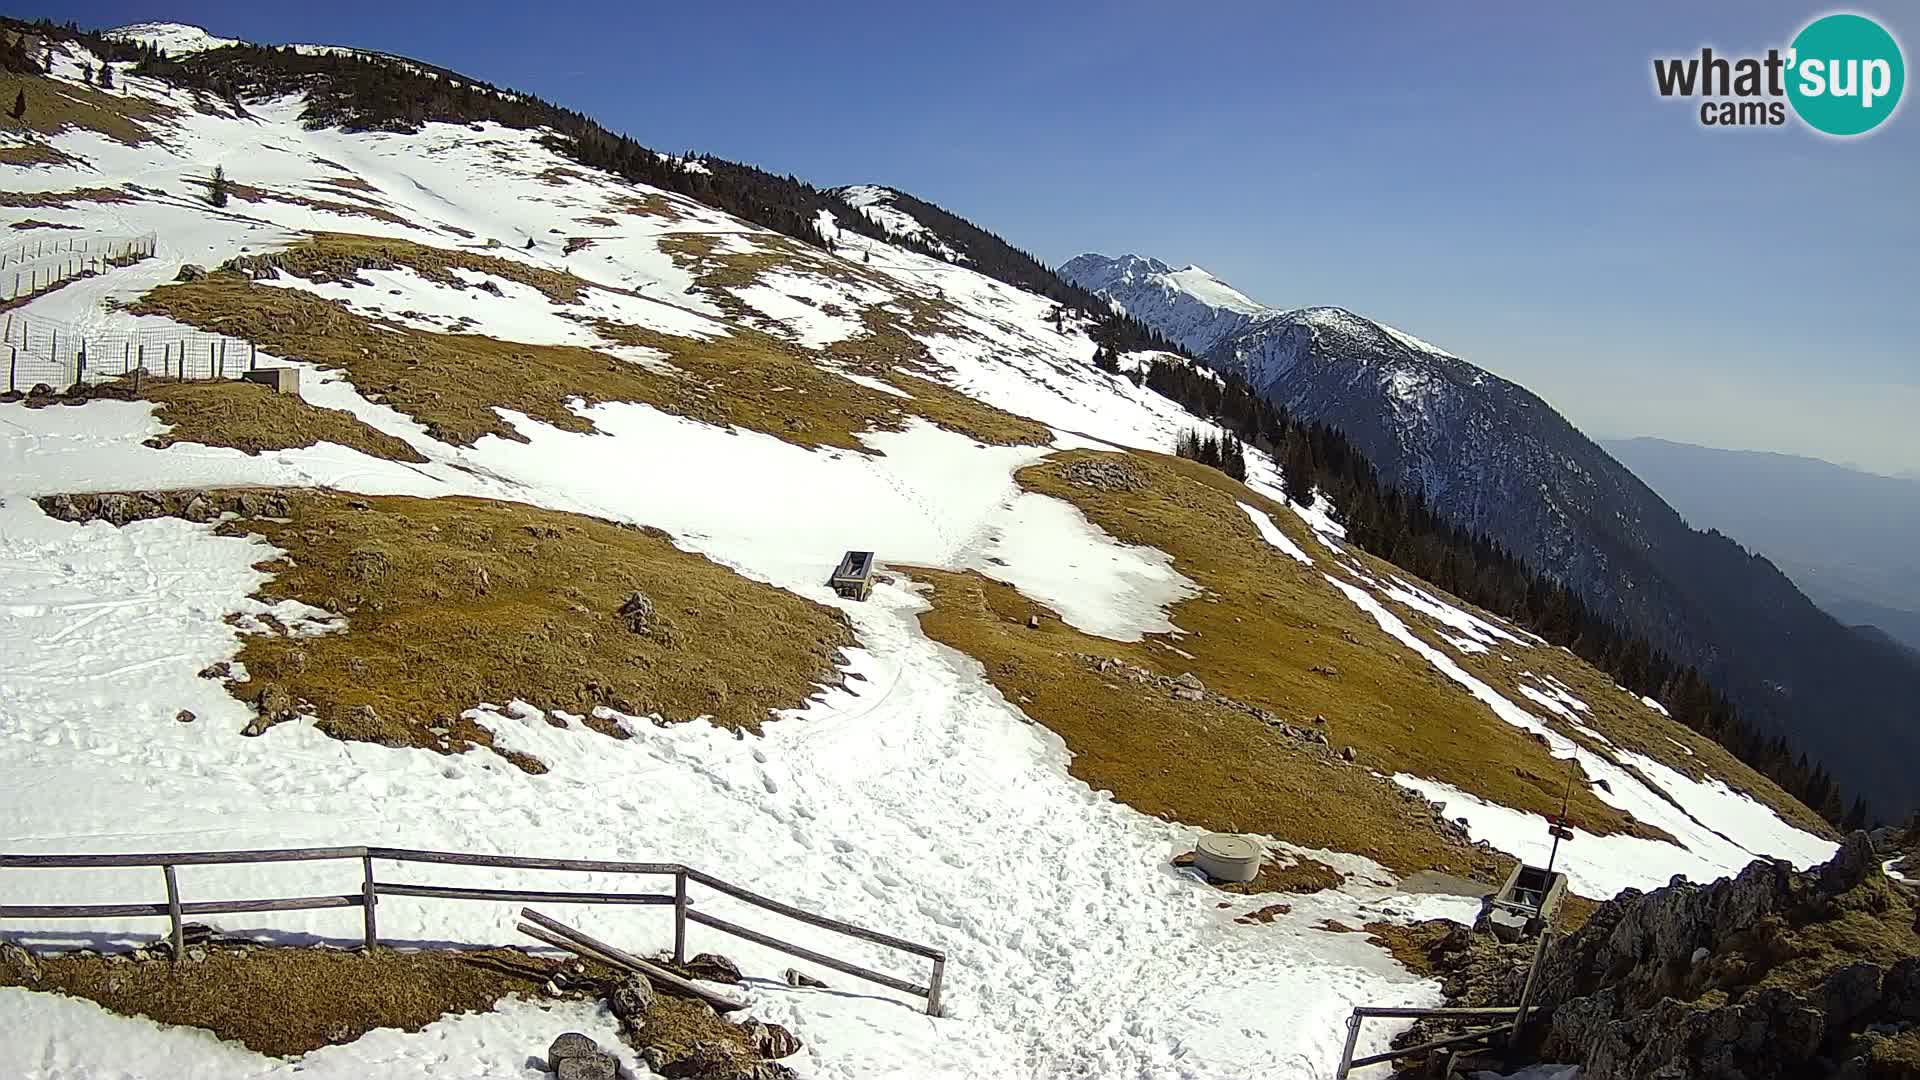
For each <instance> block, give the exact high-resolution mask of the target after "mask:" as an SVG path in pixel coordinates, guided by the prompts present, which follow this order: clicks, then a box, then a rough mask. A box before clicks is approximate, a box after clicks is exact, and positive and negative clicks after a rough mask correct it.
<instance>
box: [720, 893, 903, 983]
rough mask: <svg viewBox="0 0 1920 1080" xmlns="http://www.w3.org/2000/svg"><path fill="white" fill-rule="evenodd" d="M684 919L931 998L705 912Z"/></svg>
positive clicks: (874, 973) (867, 970)
mask: <svg viewBox="0 0 1920 1080" xmlns="http://www.w3.org/2000/svg"><path fill="white" fill-rule="evenodd" d="M687 918H689V919H691V920H693V921H694V922H697V923H699V924H700V925H702V926H711V927H713V928H714V929H715V930H719V931H721V932H722V933H727V934H732V935H733V936H734V937H738V938H745V939H746V940H748V941H751V942H753V943H754V944H756V945H765V946H766V947H767V948H769V949H778V950H779V951H781V952H783V953H790V954H792V955H794V956H797V957H799V958H801V959H802V960H811V961H813V962H814V963H816V964H819V965H820V966H821V967H828V968H832V969H833V970H835V971H841V972H845V973H846V974H848V975H852V976H854V977H855V978H860V979H865V980H867V981H868V982H873V983H879V984H880V985H881V986H886V987H891V988H893V989H895V990H898V991H900V992H901V993H905V994H912V995H913V996H915V997H930V996H931V994H932V992H931V991H929V990H928V989H927V988H926V987H924V986H918V985H915V984H913V983H910V982H908V981H907V980H905V979H896V978H894V977H893V976H891V975H882V974H881V973H879V972H877V971H874V970H872V969H870V968H863V967H861V966H860V965H858V964H849V963H847V962H846V961H845V960H836V959H834V958H833V957H831V956H828V955H827V954H825V953H819V952H814V951H813V950H812V949H808V948H803V947H802V946H799V945H795V944H793V943H792V942H788V941H781V940H780V939H779V938H777V937H772V936H770V935H767V934H763V933H761V932H760V931H758V930H749V929H747V928H746V927H744V926H741V925H739V924H737V923H730V922H728V921H727V920H725V919H719V918H715V917H714V916H712V915H709V914H707V913H706V912H704V911H689V912H687Z"/></svg>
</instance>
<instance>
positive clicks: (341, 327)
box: [129, 233, 1050, 449]
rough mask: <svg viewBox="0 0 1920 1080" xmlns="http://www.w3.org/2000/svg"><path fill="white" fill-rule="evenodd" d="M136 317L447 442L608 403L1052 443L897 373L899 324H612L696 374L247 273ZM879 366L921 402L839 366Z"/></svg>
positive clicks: (447, 271)
mask: <svg viewBox="0 0 1920 1080" xmlns="http://www.w3.org/2000/svg"><path fill="white" fill-rule="evenodd" d="M231 265H235V266H237V267H238V268H240V269H243V270H247V271H257V270H262V269H266V268H270V267H271V268H277V269H283V270H285V271H286V272H288V273H293V274H297V275H299V276H301V277H305V278H308V279H310V280H320V281H353V280H355V279H356V276H357V275H358V274H359V272H360V271H362V270H365V269H373V268H395V267H401V266H406V267H411V268H412V269H413V270H415V271H416V272H418V273H420V274H421V275H422V276H423V277H426V278H428V279H430V280H434V281H438V282H441V283H444V284H450V285H456V286H459V287H462V288H465V287H468V286H467V285H466V283H465V282H462V281H461V280H460V279H459V278H458V276H457V275H455V274H453V273H452V272H451V271H452V269H454V268H466V269H470V270H477V271H481V272H484V273H488V274H493V275H497V276H500V277H503V278H507V279H509V280H514V281H519V282H521V283H524V284H527V285H529V286H532V287H534V288H537V289H540V290H541V291H542V292H544V293H545V294H546V295H547V296H548V297H549V298H551V299H553V300H554V301H555V302H556V303H561V304H568V303H572V302H574V301H575V300H577V299H578V298H579V297H580V295H581V292H582V291H583V290H584V289H586V288H589V287H595V286H589V285H588V284H587V283H586V282H584V281H583V280H581V279H580V278H577V277H574V276H573V275H571V274H563V273H556V272H553V271H548V270H542V269H540V268H537V267H530V266H527V265H525V264H522V263H517V262H514V261H512V260H507V259H499V258H494V257H491V256H486V255H478V254H474V253H470V252H457V251H447V250H444V249H439V248H429V247H425V246H423V245H419V244H413V243H410V242H407V241H399V240H386V239H380V238H375V237H360V236H352V235H347V234H339V233H326V234H319V235H316V236H313V237H310V238H308V239H306V240H303V241H302V242H301V243H298V244H296V245H294V246H293V247H292V248H290V249H288V250H287V251H283V252H275V253H272V254H270V255H262V256H254V257H248V258H243V259H239V260H235V263H234V264H231ZM129 310H131V311H132V312H134V313H135V314H164V315H167V316H169V317H171V318H175V319H178V320H180V321H183V322H187V323H191V324H193V325H196V326H200V327H202V328H205V329H208V330H214V331H218V332H220V333H225V334H229V335H234V336H241V337H246V338H250V339H252V340H254V341H257V342H258V343H259V344H260V345H261V346H262V347H264V348H267V349H269V350H270V351H273V352H275V353H276V354H278V355H282V356H289V357H294V358H297V359H300V360H305V361H309V362H312V363H315V364H319V365H322V366H325V367H334V368H340V369H343V370H345V371H346V372H347V373H348V376H349V378H350V379H351V380H352V381H353V383H354V385H355V386H356V387H358V388H359V389H360V390H361V391H362V392H363V393H365V394H367V395H368V396H369V397H370V398H372V399H373V400H375V401H379V402H382V403H384V404H387V405H390V406H392V407H393V408H395V409H398V410H399V411H401V412H404V413H406V414H408V415H410V416H412V417H414V418H416V419H418V420H419V421H420V422H421V423H422V424H424V425H425V426H426V427H427V428H428V430H429V431H430V432H431V433H432V434H433V435H434V437H435V438H438V439H441V440H443V441H447V442H453V443H461V444H471V443H472V442H474V441H476V440H478V439H480V438H482V437H483V436H486V435H498V436H500V437H503V438H509V439H519V438H521V436H520V435H519V433H518V432H516V431H515V430H514V429H513V428H512V426H511V425H509V424H508V423H507V422H506V421H505V420H503V419H502V418H501V417H500V415H499V414H498V413H497V412H496V411H495V409H496V407H504V408H509V409H514V410H517V411H519V412H522V413H525V414H526V415H528V416H531V417H533V418H535V419H537V420H540V421H543V422H545V423H548V424H552V425H553V426H555V427H558V428H561V429H563V430H568V431H590V430H592V424H591V423H590V422H589V421H587V420H586V419H584V418H582V417H581V416H580V415H578V414H577V413H575V412H574V411H573V409H572V408H571V407H570V403H571V402H573V401H574V400H576V399H578V400H582V401H584V402H586V403H588V404H595V403H599V402H606V401H636V402H645V403H647V404H650V405H653V406H655V407H657V408H660V409H662V410H665V411H667V412H671V413H675V414H677V415H681V416H688V417H692V418H694V419H697V420H701V421H705V422H707V423H713V424H720V425H735V426H739V427H742V428H747V429H749V430H754V431H760V432H764V433H766V434H769V435H773V436H774V437H776V438H781V439H785V440H787V441H789V442H792V443H795V444H797V445H801V446H807V447H817V446H834V447H841V448H847V449H864V445H863V444H862V443H861V442H860V441H859V439H858V438H857V436H858V435H859V433H861V432H864V431H868V430H874V429H892V428H898V427H899V426H901V425H902V424H903V423H905V422H906V421H907V419H908V418H909V417H911V416H915V415H918V416H922V417H925V418H926V419H928V420H930V421H932V422H933V423H936V424H939V425H941V426H943V427H947V428H949V429H952V430H955V431H959V432H961V433H963V434H966V435H969V436H971V437H973V438H975V439H977V440H979V441H981V442H989V443H1038V442H1045V441H1047V440H1048V439H1049V438H1050V434H1049V432H1048V431H1047V429H1046V428H1045V427H1044V426H1042V425H1040V424H1036V423H1033V422H1031V421H1028V420H1024V419H1021V418H1019V417H1015V416H1012V415H1010V414H1008V413H1004V412H1001V411H1000V410H998V409H994V408H992V407H990V406H987V405H983V404H981V403H979V402H977V401H975V400H973V399H972V398H969V397H967V396H966V395H964V394H961V393H958V392H957V391H954V390H952V389H950V388H948V387H946V386H942V385H938V384H935V383H931V382H927V381H925V380H921V379H915V378H912V377H910V376H906V375H901V374H898V373H894V372H891V371H889V370H886V369H884V368H883V367H882V360H883V359H892V358H896V357H912V356H916V355H920V354H922V353H923V352H924V349H923V347H921V346H920V345H919V343H918V342H915V341H913V340H912V339H911V338H910V337H908V336H907V334H906V332H905V331H904V330H903V329H901V328H900V327H898V326H896V325H891V324H889V323H887V322H886V321H884V320H881V319H879V318H877V317H876V318H874V319H873V320H872V323H871V325H872V330H871V332H870V333H869V334H867V335H865V336H863V337H861V338H860V339H858V340H857V341H856V342H852V343H845V344H844V345H843V346H837V347H836V349H835V351H834V353H833V354H832V356H831V357H823V356H822V355H821V354H820V353H816V352H814V351H812V350H808V349H805V348H803V347H801V346H799V345H795V344H793V343H790V342H787V341H784V340H782V339H779V338H776V337H774V336H772V335H770V334H767V333H764V332H761V331H758V330H754V329H751V328H748V327H744V326H740V327H734V328H732V332H731V333H729V334H726V335H724V336H720V337H716V338H712V339H693V338H683V337H676V336H674V335H670V334H662V333H659V332H656V331H651V330H645V329H642V328H639V327H634V326H628V325H624V324H618V323H610V322H599V323H597V324H596V325H597V327H598V329H599V331H600V332H601V333H602V335H603V336H605V337H607V338H608V339H609V340H611V341H614V342H617V343H620V344H627V345H644V346H648V347H651V348H655V349H659V350H660V351H662V352H664V353H666V354H667V355H668V356H669V357H670V358H671V360H672V362H673V364H674V366H675V367H677V368H679V369H680V370H681V371H682V372H684V373H685V374H684V376H681V375H675V374H672V373H662V372H660V371H657V370H654V369H650V368H647V367H642V366H640V365H637V364H633V363H630V362H628V361H625V360H620V359H616V358H614V357H611V356H607V355H605V354H602V353H599V352H595V351H594V350H591V349H586V348H580V347H573V346H546V345H524V344H519V343H514V342H504V341H500V340H497V339H494V338H488V337H482V336H479V335H473V334H441V333H434V332H430V331H422V330H418V329H414V328H411V327H405V326H399V325H396V324H393V323H388V322H380V321H375V320H372V319H368V318H366V317H365V316H362V315H359V314H356V313H354V312H352V311H350V310H348V309H347V308H346V307H345V306H344V305H342V304H338V303H335V302H333V301H330V300H326V299H322V298H320V297H317V296H314V295H313V294H311V293H307V292H303V291H301V290H297V289H282V288H274V287H271V286H265V285H259V284H256V283H254V282H252V281H250V280H247V279H246V278H244V277H243V276H242V275H241V274H235V273H218V274H214V275H211V276H210V277H209V278H207V279H206V280H204V281H198V282H191V283H175V284H171V285H164V286H161V287H160V288H158V289H155V290H154V291H152V292H151V293H149V294H147V296H146V297H144V298H142V300H140V301H139V302H138V303H136V304H135V305H133V306H132V307H131V308H130V309H129ZM829 360H830V361H832V362H836V363H838V364H840V365H842V366H844V367H846V368H848V369H858V370H869V369H871V370H878V371H882V373H883V376H884V377H889V378H892V379H893V380H894V381H895V383H896V384H897V385H900V386H901V387H902V388H903V389H905V390H906V391H907V392H908V393H911V394H912V395H913V400H911V401H909V400H905V399H902V398H898V397H895V396H893V395H890V394H886V393H884V392H882V391H879V390H875V389H873V388H871V387H868V386H863V385H860V384H858V383H855V382H853V381H851V380H848V379H845V378H842V377H840V376H839V375H837V374H835V373H834V372H832V371H830V370H827V369H825V368H823V367H822V363H823V362H826V361H829Z"/></svg>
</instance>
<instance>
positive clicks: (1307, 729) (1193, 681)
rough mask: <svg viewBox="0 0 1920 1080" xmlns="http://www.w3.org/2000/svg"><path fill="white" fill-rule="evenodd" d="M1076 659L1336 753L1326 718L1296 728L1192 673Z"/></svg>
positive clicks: (1085, 655)
mask: <svg viewBox="0 0 1920 1080" xmlns="http://www.w3.org/2000/svg"><path fill="white" fill-rule="evenodd" d="M1074 659H1076V660H1078V661H1079V662H1080V663H1081V664H1082V665H1083V666H1085V667H1087V668H1089V669H1091V670H1092V671H1094V672H1097V673H1099V674H1101V675H1109V676H1112V677H1114V678H1117V679H1125V680H1126V681H1127V682H1130V683H1132V684H1134V685H1135V686H1139V687H1143V688H1145V689H1147V690H1149V691H1151V692H1154V693H1161V694H1165V695H1166V696H1168V697H1170V698H1173V699H1174V700H1175V701H1192V702H1210V703H1212V704H1214V705H1219V706H1221V707H1223V708H1227V709H1232V710H1234V711H1235V712H1241V713H1245V714H1247V715H1248V716H1251V717H1253V718H1254V719H1256V720H1258V721H1260V722H1261V723H1263V724H1265V725H1267V727H1268V728H1270V729H1272V731H1273V732H1274V733H1275V734H1276V735H1282V736H1285V737H1286V738H1289V739H1293V740H1295V741H1297V742H1299V743H1302V744H1303V745H1305V746H1307V747H1309V748H1312V749H1315V750H1317V751H1319V752H1321V753H1325V754H1328V755H1332V753H1333V751H1332V749H1331V747H1330V746H1329V745H1328V742H1327V718H1326V717H1324V716H1316V717H1314V718H1313V720H1312V722H1311V723H1307V724H1294V723H1291V722H1289V721H1288V720H1287V719H1286V718H1285V717H1282V716H1280V715H1278V714H1276V713H1274V712H1272V711H1271V710H1268V709H1263V708H1261V707H1260V706H1258V705H1249V704H1247V703H1246V702H1244V701H1240V700H1238V699H1236V698H1230V697H1228V696H1227V695H1225V694H1221V693H1217V692H1215V691H1212V690H1209V689H1207V685H1206V683H1204V682H1202V681H1201V680H1200V677H1199V676H1197V675H1195V674H1194V673H1193V672H1191V671H1185V672H1181V673H1180V674H1179V675H1162V674H1160V673H1158V672H1155V671H1150V670H1148V669H1146V668H1143V667H1141V666H1139V665H1138V664H1129V663H1127V662H1126V661H1125V660H1117V659H1115V658H1113V657H1111V656H1094V655H1091V654H1089V653H1078V654H1076V655H1075V657H1074Z"/></svg>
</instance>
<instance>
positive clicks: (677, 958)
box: [673, 866, 687, 967]
mask: <svg viewBox="0 0 1920 1080" xmlns="http://www.w3.org/2000/svg"><path fill="white" fill-rule="evenodd" d="M673 962H674V963H675V964H678V965H680V966H682V967H685V966H686V963H687V868H686V867H684V866H683V867H681V868H680V869H679V870H677V871H675V872H674V875H673Z"/></svg>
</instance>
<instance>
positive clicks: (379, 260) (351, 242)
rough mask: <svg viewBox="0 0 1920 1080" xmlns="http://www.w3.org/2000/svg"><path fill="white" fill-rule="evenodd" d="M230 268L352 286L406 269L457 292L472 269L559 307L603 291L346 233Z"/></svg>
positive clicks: (463, 254)
mask: <svg viewBox="0 0 1920 1080" xmlns="http://www.w3.org/2000/svg"><path fill="white" fill-rule="evenodd" d="M402 224H405V222H402ZM228 266H230V267H233V268H235V269H239V270H254V269H267V268H272V269H278V270H283V271H285V272H287V273H289V274H293V275H295V276H297V277H303V278H306V279H307V280H309V281H331V282H341V283H344V284H348V285H354V284H364V282H361V281H360V280H359V275H360V271H362V270H399V269H403V268H404V269H410V270H412V271H413V272H414V273H416V274H419V275H420V276H421V277H423V278H425V279H426V280H428V281H431V282H434V283H435V284H438V285H446V286H449V287H451V288H456V289H468V288H473V287H474V286H472V285H470V284H468V283H467V282H466V281H465V280H463V279H461V277H460V276H459V275H457V274H455V273H453V271H454V270H456V269H459V270H470V271H474V272H476V273H482V274H489V275H491V276H493V277H497V278H502V279H504V280H506V281H514V282H518V283H520V284H522V285H527V286H530V287H532V288H535V289H538V290H540V291H541V292H542V293H545V294H546V296H547V298H548V299H550V300H552V301H554V302H555V303H558V304H571V303H574V302H575V301H577V300H579V299H580V295H581V293H582V292H583V291H584V290H586V289H587V288H589V287H593V288H600V287H602V286H589V284H588V283H587V282H586V281H584V280H583V279H581V278H578V277H575V276H574V275H572V274H569V273H565V272H563V271H555V270H543V269H541V268H540V267H537V266H529V265H528V264H526V263H523V262H519V261H516V260H514V259H503V258H500V257H498V256H494V255H482V254H478V253H475V252H471V251H455V250H452V249H450V248H437V247H429V246H427V245H426V244H417V243H414V242H413V241H411V240H396V239H393V238H391V237H384V236H366V235H363V234H360V233H343V232H318V233H312V234H309V235H307V236H305V237H302V238H301V239H300V240H298V241H296V242H295V243H293V244H292V245H290V246H288V247H287V248H285V249H283V250H280V251H275V252H271V253H269V254H265V255H255V256H251V257H246V258H240V259H234V260H232V261H231V262H229V263H228Z"/></svg>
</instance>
